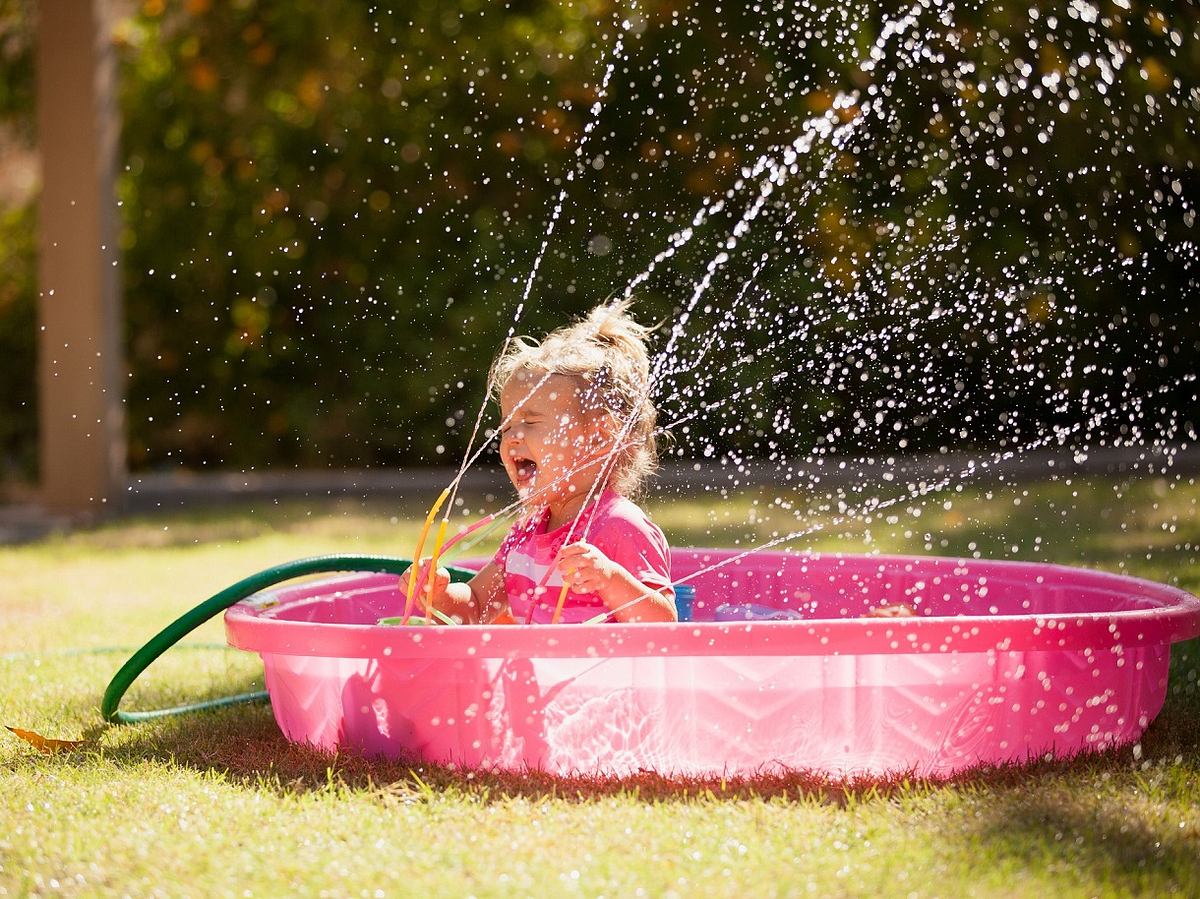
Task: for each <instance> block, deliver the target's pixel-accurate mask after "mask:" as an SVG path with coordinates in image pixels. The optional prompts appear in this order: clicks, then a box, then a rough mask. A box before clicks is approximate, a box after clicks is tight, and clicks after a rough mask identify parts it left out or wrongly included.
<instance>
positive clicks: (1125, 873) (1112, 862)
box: [963, 789, 1200, 895]
mask: <svg viewBox="0 0 1200 899" xmlns="http://www.w3.org/2000/svg"><path fill="white" fill-rule="evenodd" d="M988 798H989V801H988V802H986V803H980V804H979V805H978V807H977V808H976V809H975V810H974V812H973V814H974V817H973V818H972V819H970V820H969V821H965V822H963V824H964V825H965V828H964V831H963V836H964V837H965V838H966V839H967V840H968V842H972V843H974V842H978V843H979V844H980V845H981V847H982V848H983V850H984V852H985V853H986V857H987V859H988V861H989V864H992V865H994V864H995V862H996V861H997V860H1000V859H1005V858H1007V859H1010V860H1012V861H1014V862H1015V863H1016V864H1017V866H1018V867H1019V868H1021V869H1038V868H1040V867H1042V866H1044V865H1045V864H1046V861H1047V860H1048V859H1062V860H1064V862H1067V863H1069V864H1070V866H1071V868H1072V869H1074V870H1076V871H1077V872H1078V873H1079V876H1080V877H1081V878H1083V880H1084V882H1085V883H1090V884H1095V883H1097V882H1099V883H1103V884H1105V886H1106V887H1107V888H1108V889H1109V890H1113V889H1115V890H1116V891H1117V892H1118V894H1124V895H1133V894H1135V893H1140V892H1142V891H1143V890H1145V889H1146V886H1147V874H1148V873H1152V875H1153V880H1154V882H1155V883H1156V885H1157V886H1156V889H1157V888H1161V887H1165V888H1167V889H1168V890H1169V891H1170V892H1171V893H1172V894H1175V893H1178V892H1179V891H1181V890H1192V889H1195V887H1196V882H1195V878H1196V876H1197V873H1198V872H1200V861H1198V859H1197V854H1196V845H1195V839H1196V837H1195V835H1194V834H1191V833H1189V832H1188V831H1186V830H1181V829H1180V828H1179V827H1173V826H1170V824H1167V825H1164V826H1157V827H1155V826H1152V824H1151V823H1149V822H1147V821H1146V820H1145V819H1144V818H1142V817H1141V816H1139V815H1138V814H1131V813H1130V811H1129V810H1128V809H1127V808H1125V807H1124V806H1125V803H1124V802H1121V803H1119V804H1114V805H1111V806H1106V805H1104V804H1103V799H1102V798H1099V797H1096V796H1074V795H1072V791H1071V790H1068V789H1060V790H1055V791H1053V792H1052V793H1050V794H1048V795H1047V794H1039V793H1036V792H1032V791H1022V792H1020V793H1004V792H999V791H997V792H993V793H991V794H990V795H989V797H988ZM1067 860H1069V861H1067ZM1164 878H1169V879H1170V880H1171V881H1172V882H1171V883H1170V885H1169V886H1167V884H1165V883H1164V882H1163V881H1164Z"/></svg>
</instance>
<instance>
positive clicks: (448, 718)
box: [105, 549, 1200, 775]
mask: <svg viewBox="0 0 1200 899" xmlns="http://www.w3.org/2000/svg"><path fill="white" fill-rule="evenodd" d="M734 556H735V553H733V552H731V551H728V550H706V549H677V550H676V551H675V552H674V570H673V572H672V573H673V576H674V577H675V578H676V579H683V578H689V583H691V584H692V585H693V586H694V588H695V596H694V599H693V600H692V606H693V608H692V614H693V619H694V620H692V621H688V622H680V623H672V624H592V625H579V624H572V625H557V626H556V625H538V626H531V627H522V626H459V627H382V626H377V625H376V624H375V622H376V621H377V620H378V619H379V618H380V617H381V616H384V615H389V614H395V610H396V605H397V597H398V593H397V577H396V576H395V573H394V571H398V570H403V567H404V566H406V565H407V563H406V562H402V561H401V560H392V561H393V562H395V563H396V564H395V566H394V567H393V569H390V570H385V572H384V573H358V574H352V575H342V576H338V577H332V578H324V579H321V580H318V581H310V582H308V583H302V584H297V585H292V586H284V587H276V588H274V589H271V590H269V591H265V592H258V593H256V594H254V595H253V596H250V597H249V598H248V599H245V600H244V601H241V602H238V603H237V604H236V605H233V606H232V607H230V608H229V609H228V611H227V612H226V615H225V629H226V635H227V638H228V641H229V643H230V644H231V645H232V646H235V647H238V648H240V649H245V650H250V651H254V652H257V653H259V654H260V655H261V656H262V660H263V666H264V669H265V679H266V686H267V689H268V692H269V694H270V699H271V704H272V707H273V710H274V714H275V718H276V720H277V721H278V723H279V726H280V728H281V729H282V730H283V732H284V734H285V735H286V736H287V737H288V738H289V739H291V740H293V741H296V742H299V743H306V744H311V745H313V746H318V747H322V748H326V749H333V748H335V747H336V748H341V749H352V750H354V751H358V752H362V753H365V754H368V755H376V756H405V757H413V756H415V757H419V758H423V759H428V760H430V761H437V762H449V763H457V764H462V765H467V766H479V765H482V766H499V767H502V768H509V769H522V768H526V767H528V768H539V769H543V770H546V771H550V772H554V773H560V774H565V773H570V772H588V773H611V774H624V773H630V772H636V771H638V770H639V769H652V770H655V771H659V772H662V773H665V774H671V773H675V774H713V773H718V774H719V773H726V774H749V773H754V772H758V771H763V770H769V769H770V768H772V767H775V766H782V767H787V768H805V769H812V770H816V771H821V772H825V773H828V774H832V775H848V774H873V775H879V774H886V773H890V772H900V771H912V772H915V773H917V774H920V775H946V774H951V773H953V772H956V771H960V770H962V769H965V768H969V767H971V766H974V765H978V764H981V763H1003V762H1009V761H1023V760H1026V759H1029V758H1032V757H1040V756H1042V755H1044V754H1046V753H1053V754H1054V755H1056V756H1060V757H1061V756H1069V755H1072V754H1075V753H1078V752H1080V751H1083V750H1090V749H1103V748H1107V747H1111V746H1115V745H1118V744H1122V743H1127V742H1130V741H1134V740H1136V739H1137V738H1138V737H1140V736H1141V734H1142V732H1143V731H1144V730H1145V729H1146V726H1147V725H1148V724H1149V723H1150V721H1151V720H1152V719H1153V718H1154V716H1155V715H1156V714H1157V713H1158V711H1159V709H1160V708H1161V707H1162V703H1163V699H1164V696H1165V692H1166V687H1167V668H1168V661H1169V656H1170V644H1171V643H1172V642H1174V641H1178V640H1184V639H1188V638H1191V637H1195V636H1197V635H1200V600H1197V599H1196V598H1194V597H1192V596H1190V595H1189V594H1187V593H1185V592H1183V591H1181V590H1178V589H1175V588H1172V587H1168V586H1164V585H1160V584H1154V583H1150V582H1147V581H1143V580H1138V579H1135V578H1131V577H1123V576H1117V575H1112V574H1104V573H1100V572H1094V571H1088V570H1082V569H1076V568H1066V567H1061V566H1055V565H1047V564H1034V563H1013V562H991V561H964V560H953V559H941V558H923V557H911V558H907V557H882V556H850V555H794V554H789V553H776V552H756V553H753V554H750V555H746V556H745V557H743V558H738V559H736V560H735V561H732V562H730V563H729V564H726V565H724V566H723V567H720V568H717V569H715V570H712V571H706V572H704V573H701V574H699V575H697V576H696V577H694V578H692V577H690V576H691V575H692V574H693V573H694V572H699V571H700V570H701V569H706V568H708V567H709V566H711V565H713V564H714V563H717V562H720V561H722V560H726V559H733V558H734ZM313 561H314V562H317V563H320V562H324V563H325V564H324V568H322V567H321V565H315V566H310V567H313V570H327V569H329V568H335V567H338V566H337V565H335V564H331V563H329V561H328V560H313ZM376 561H378V560H376ZM464 564H466V565H468V567H469V563H464ZM342 567H350V566H348V565H343V566H342ZM361 567H370V566H361ZM376 567H384V568H385V569H387V566H376ZM264 574H266V573H264ZM453 576H455V577H456V578H460V579H462V578H466V577H469V576H470V571H469V570H464V569H456V570H455V571H454V572H453ZM264 580H269V578H264ZM251 586H253V585H251ZM243 595H244V593H243ZM216 599H217V597H214V600H216ZM226 599H228V597H227V598H226ZM747 600H751V601H752V602H753V603H754V604H755V605H757V606H759V607H766V608H768V609H774V610H780V611H784V610H787V611H791V612H794V613H798V614H799V615H800V616H802V617H800V618H792V619H783V620H751V621H713V620H710V619H712V617H713V615H714V610H715V609H716V608H717V607H718V606H719V605H726V606H728V605H729V604H731V603H740V602H745V601H747ZM900 602H904V603H909V604H911V605H913V606H914V607H915V608H916V609H917V611H918V614H917V616H916V617H913V618H899V619H897V618H883V619H881V618H864V617H860V616H862V615H863V614H864V613H865V612H866V611H867V610H868V609H869V608H871V607H872V606H878V605H880V604H885V603H891V604H894V603H900ZM225 605H228V602H225ZM192 626H194V625H192ZM142 667H144V665H143V666H142ZM138 670H140V668H139V669H138ZM133 676H134V677H136V672H135V673H134V675H133ZM116 680H117V679H114V684H115V683H116ZM125 686H127V684H125ZM123 690H124V686H121V688H120V690H117V691H114V690H113V689H112V688H111V687H110V694H111V693H114V692H115V698H114V697H113V696H110V695H106V698H105V702H106V709H105V712H106V715H107V716H108V717H110V719H112V718H119V717H120V716H122V715H126V714H128V713H121V712H117V711H116V705H117V703H118V702H119V700H120V694H121V693H122V692H123ZM133 714H134V715H137V714H138V713H133Z"/></svg>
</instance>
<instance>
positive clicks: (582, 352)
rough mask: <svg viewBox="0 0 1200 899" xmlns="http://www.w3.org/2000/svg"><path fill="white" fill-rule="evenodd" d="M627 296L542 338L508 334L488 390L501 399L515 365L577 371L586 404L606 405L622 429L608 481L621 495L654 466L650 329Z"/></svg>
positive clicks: (589, 406) (594, 408)
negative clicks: (634, 315)
mask: <svg viewBox="0 0 1200 899" xmlns="http://www.w3.org/2000/svg"><path fill="white" fill-rule="evenodd" d="M629 304H630V301H629V300H623V301H620V302H616V303H612V304H610V305H603V306H597V307H596V308H595V309H593V310H592V311H591V312H590V313H588V315H587V316H585V317H584V318H582V319H580V320H579V321H576V322H573V323H572V324H570V325H567V326H565V327H562V328H559V329H558V330H556V331H551V332H550V333H549V334H547V335H546V337H545V339H544V340H542V341H541V342H540V343H539V342H537V341H534V340H531V339H530V338H528V337H516V338H513V339H511V340H509V341H508V342H507V343H506V344H505V346H504V347H503V349H501V351H500V354H499V355H498V356H497V357H496V360H495V361H494V362H493V363H492V368H491V371H490V373H489V374H488V393H489V394H490V395H491V396H492V397H493V398H496V399H498V398H499V396H500V393H501V392H502V391H503V390H504V387H505V385H506V384H507V383H508V381H509V379H510V378H512V376H513V375H514V374H516V373H517V372H518V371H530V372H541V373H544V374H552V375H564V376H566V377H570V378H574V379H575V380H576V381H577V382H578V383H579V386H580V391H579V399H580V404H581V405H582V406H583V408H584V410H585V411H593V412H607V413H610V414H611V415H612V416H613V417H614V418H615V419H616V420H617V422H619V424H620V426H621V427H622V428H623V429H624V432H625V436H624V438H623V439H622V444H623V445H622V447H621V449H620V450H619V451H618V452H617V453H616V456H615V458H614V460H613V467H612V474H611V475H610V478H609V479H610V482H611V484H612V486H613V488H614V489H615V490H616V491H617V492H618V493H620V494H622V495H624V496H630V495H633V494H635V493H636V492H637V491H638V489H639V488H640V487H641V486H642V485H643V483H644V482H645V480H646V478H648V477H649V476H650V475H651V474H653V473H654V472H655V471H656V470H657V468H658V441H657V440H656V438H655V434H654V429H655V423H656V421H657V420H658V410H657V409H655V408H654V404H653V403H652V402H651V400H650V357H649V355H648V354H647V352H646V340H647V338H648V336H649V335H650V333H651V332H652V331H653V328H648V327H646V326H645V325H640V324H638V323H637V322H636V321H634V320H633V319H632V318H630V316H629V314H628V309H629Z"/></svg>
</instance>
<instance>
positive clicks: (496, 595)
mask: <svg viewBox="0 0 1200 899" xmlns="http://www.w3.org/2000/svg"><path fill="white" fill-rule="evenodd" d="M422 561H423V562H428V561H429V560H428V559H424V560H422ZM414 567H415V566H414ZM424 592H425V590H424V588H423V589H422V591H421V593H422V595H421V596H418V597H417V601H418V602H419V603H420V605H421V608H422V610H424V609H425V605H426V604H425V600H426V597H425V595H424ZM433 607H434V608H435V609H437V610H438V611H439V612H441V613H442V614H443V615H445V616H447V617H448V618H454V619H457V620H458V621H459V622H460V623H462V624H481V623H482V624H487V623H488V622H490V621H492V620H493V619H495V618H496V616H497V615H499V614H500V613H501V612H503V611H504V610H505V609H507V608H508V597H507V596H506V595H505V592H504V572H503V571H501V570H500V568H499V566H497V565H496V563H495V562H488V563H487V564H486V565H484V566H483V568H481V569H479V573H478V574H476V575H475V576H474V577H473V578H471V580H469V581H467V582H466V583H457V584H452V583H450V572H449V571H447V570H446V569H445V568H439V569H438V570H437V572H436V573H435V575H434V579H433Z"/></svg>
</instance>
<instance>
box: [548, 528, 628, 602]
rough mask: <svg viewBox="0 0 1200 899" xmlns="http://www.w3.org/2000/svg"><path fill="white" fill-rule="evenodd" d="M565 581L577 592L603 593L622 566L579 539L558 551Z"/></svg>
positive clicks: (560, 568)
mask: <svg viewBox="0 0 1200 899" xmlns="http://www.w3.org/2000/svg"><path fill="white" fill-rule="evenodd" d="M555 562H556V564H557V565H558V570H559V571H561V572H562V578H563V582H564V583H565V584H566V585H567V586H568V587H570V588H571V589H572V590H574V591H575V592H577V593H602V592H604V590H605V588H606V587H608V585H609V583H611V581H612V578H613V575H615V574H616V573H617V572H618V571H619V570H620V567H621V566H619V565H618V564H617V563H616V562H614V561H613V560H612V559H610V558H609V557H608V556H606V555H604V553H602V552H601V551H600V550H599V549H597V548H596V547H595V546H592V544H590V543H586V542H584V541H583V540H578V541H576V542H575V543H568V544H567V545H566V546H564V547H563V548H562V549H560V550H559V551H558V557H557V559H556V560H555Z"/></svg>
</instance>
